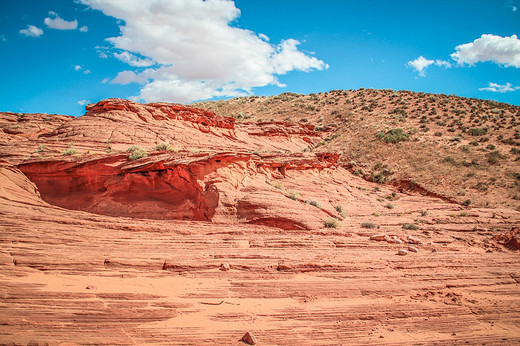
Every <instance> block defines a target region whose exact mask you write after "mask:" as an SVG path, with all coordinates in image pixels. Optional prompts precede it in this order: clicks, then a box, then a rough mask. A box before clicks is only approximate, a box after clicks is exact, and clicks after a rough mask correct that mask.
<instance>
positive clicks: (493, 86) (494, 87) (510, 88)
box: [478, 82, 520, 93]
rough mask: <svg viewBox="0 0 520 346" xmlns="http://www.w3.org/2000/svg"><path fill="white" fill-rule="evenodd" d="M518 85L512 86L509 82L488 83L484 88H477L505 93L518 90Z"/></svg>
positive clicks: (519, 87)
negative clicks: (502, 83) (501, 83)
mask: <svg viewBox="0 0 520 346" xmlns="http://www.w3.org/2000/svg"><path fill="white" fill-rule="evenodd" d="M519 89H520V86H515V87H514V86H513V85H512V84H511V83H506V84H504V85H500V84H497V83H491V82H490V83H489V85H488V86H487V87H485V88H479V89H478V90H480V91H492V92H497V93H506V92H510V91H516V90H519Z"/></svg>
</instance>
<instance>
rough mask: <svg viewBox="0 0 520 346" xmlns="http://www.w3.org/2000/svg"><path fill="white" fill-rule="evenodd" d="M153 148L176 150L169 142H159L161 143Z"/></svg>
mask: <svg viewBox="0 0 520 346" xmlns="http://www.w3.org/2000/svg"><path fill="white" fill-rule="evenodd" d="M155 150H168V151H176V150H175V148H174V147H172V146H171V145H170V143H169V142H161V143H158V144H157V145H156V146H155Z"/></svg>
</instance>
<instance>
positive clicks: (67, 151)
mask: <svg viewBox="0 0 520 346" xmlns="http://www.w3.org/2000/svg"><path fill="white" fill-rule="evenodd" d="M77 152H78V151H77V150H76V149H74V148H71V149H65V150H63V151H62V152H61V155H65V156H70V155H74V154H76V153H77Z"/></svg>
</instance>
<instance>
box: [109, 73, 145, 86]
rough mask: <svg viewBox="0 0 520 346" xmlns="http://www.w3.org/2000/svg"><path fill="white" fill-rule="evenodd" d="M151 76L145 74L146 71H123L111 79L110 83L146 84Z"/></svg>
mask: <svg viewBox="0 0 520 346" xmlns="http://www.w3.org/2000/svg"><path fill="white" fill-rule="evenodd" d="M149 80H150V78H149V77H147V76H146V75H145V73H144V72H143V73H140V74H136V73H135V72H134V71H121V72H119V73H118V74H117V76H116V78H114V79H112V80H111V81H110V84H123V85H126V84H130V83H138V84H144V83H146V82H147V81H149Z"/></svg>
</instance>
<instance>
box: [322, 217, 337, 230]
mask: <svg viewBox="0 0 520 346" xmlns="http://www.w3.org/2000/svg"><path fill="white" fill-rule="evenodd" d="M324 225H325V227H326V228H338V226H339V222H338V220H337V219H335V218H333V217H330V218H328V219H327V220H326V221H325V223H324Z"/></svg>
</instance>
